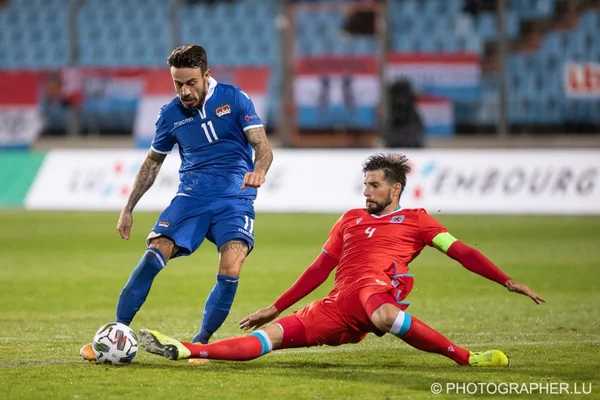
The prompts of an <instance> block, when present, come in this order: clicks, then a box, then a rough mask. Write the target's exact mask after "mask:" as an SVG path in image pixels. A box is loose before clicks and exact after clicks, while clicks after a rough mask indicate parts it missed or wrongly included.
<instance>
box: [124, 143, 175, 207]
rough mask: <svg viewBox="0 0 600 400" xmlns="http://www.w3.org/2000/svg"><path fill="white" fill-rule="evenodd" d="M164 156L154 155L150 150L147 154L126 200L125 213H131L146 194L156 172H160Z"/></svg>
mask: <svg viewBox="0 0 600 400" xmlns="http://www.w3.org/2000/svg"><path fill="white" fill-rule="evenodd" d="M166 156H167V155H166V154H160V153H156V152H154V151H152V150H150V151H149V152H148V155H147V156H146V159H145V160H144V162H143V163H142V165H141V166H140V170H139V171H138V173H137V175H136V176H135V181H134V183H133V189H132V190H131V194H130V195H129V199H128V200H127V205H126V206H125V211H128V212H132V211H133V209H134V208H135V206H136V204H137V203H138V201H140V199H141V198H142V196H143V195H144V193H146V192H147V191H148V189H150V188H151V187H152V184H153V183H154V181H155V180H156V177H157V175H158V172H159V171H160V167H161V166H162V163H163V161H164V160H165V157H166Z"/></svg>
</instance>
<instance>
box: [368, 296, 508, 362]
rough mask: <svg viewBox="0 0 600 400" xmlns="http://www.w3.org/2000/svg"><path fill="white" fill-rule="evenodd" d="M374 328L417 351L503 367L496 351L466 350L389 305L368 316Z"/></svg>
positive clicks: (501, 356)
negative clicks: (397, 338) (398, 339)
mask: <svg viewBox="0 0 600 400" xmlns="http://www.w3.org/2000/svg"><path fill="white" fill-rule="evenodd" d="M371 321H372V322H373V324H374V325H375V326H377V328H379V329H381V330H382V331H385V332H390V333H391V334H392V335H394V336H397V337H399V338H400V339H402V340H404V341H405V342H406V343H408V344H409V345H411V346H412V347H415V348H417V349H419V350H423V351H427V352H430V353H437V354H441V355H443V356H446V357H448V358H450V359H452V360H454V361H455V362H456V363H457V364H460V365H470V366H473V367H507V366H508V357H506V355H505V354H504V353H503V352H501V351H500V350H490V351H486V352H469V351H468V350H466V349H463V348H462V347H459V346H457V345H456V344H454V343H452V342H451V341H450V340H448V339H447V338H446V337H444V335H442V334H441V333H439V332H438V331H436V330H435V329H433V328H431V327H430V326H428V325H427V324H425V323H424V322H422V321H420V320H418V319H417V318H414V317H412V316H411V315H410V314H408V313H406V312H404V311H402V310H399V309H398V308H396V307H395V306H394V305H392V304H383V305H382V306H380V307H379V308H378V309H377V310H375V311H374V312H373V314H372V315H371Z"/></svg>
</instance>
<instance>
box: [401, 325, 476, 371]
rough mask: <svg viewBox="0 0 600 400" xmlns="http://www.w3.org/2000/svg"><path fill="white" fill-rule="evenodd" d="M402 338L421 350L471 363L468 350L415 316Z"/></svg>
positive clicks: (462, 363)
mask: <svg viewBox="0 0 600 400" xmlns="http://www.w3.org/2000/svg"><path fill="white" fill-rule="evenodd" d="M411 317H412V316H411ZM400 339H402V340H404V341H405V342H406V343H408V344H410V345H411V346H412V347H415V348H417V349H419V350H423V351H427V352H430V353H437V354H441V355H443V356H446V357H448V358H451V359H452V360H454V361H456V362H457V363H458V364H460V365H467V364H469V351H468V350H466V349H463V348H462V347H458V346H457V345H455V344H454V343H452V342H451V341H449V340H448V339H446V338H445V337H444V335H442V334H441V333H439V332H438V331H436V330H435V329H433V328H432V327H430V326H428V325H427V324H425V323H424V322H422V321H419V320H418V319H416V318H415V317H412V318H411V324H410V328H408V331H407V332H406V333H405V334H404V336H401V337H400Z"/></svg>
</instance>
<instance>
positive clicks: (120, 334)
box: [92, 322, 138, 365]
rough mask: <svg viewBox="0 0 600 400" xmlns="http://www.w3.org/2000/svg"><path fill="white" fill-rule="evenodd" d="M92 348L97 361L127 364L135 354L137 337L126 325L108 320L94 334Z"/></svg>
mask: <svg viewBox="0 0 600 400" xmlns="http://www.w3.org/2000/svg"><path fill="white" fill-rule="evenodd" d="M92 349H93V350H94V355H95V356H96V361H97V362H99V363H107V364H112V365H122V364H129V363H130V362H131V361H132V360H133V359H134V357H135V355H136V354H137V350H138V339H137V336H136V334H135V332H134V331H133V330H132V329H131V328H130V327H128V326H127V325H125V324H121V323H119V322H109V323H108V324H106V325H104V326H103V327H102V328H100V329H98V332H96V334H95V335H94V340H93V341H92Z"/></svg>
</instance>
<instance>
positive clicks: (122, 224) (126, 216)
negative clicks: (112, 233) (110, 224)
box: [117, 211, 133, 240]
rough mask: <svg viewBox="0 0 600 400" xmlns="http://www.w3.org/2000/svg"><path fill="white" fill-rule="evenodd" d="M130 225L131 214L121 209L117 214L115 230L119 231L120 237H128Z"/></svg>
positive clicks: (131, 223) (131, 222)
mask: <svg viewBox="0 0 600 400" xmlns="http://www.w3.org/2000/svg"><path fill="white" fill-rule="evenodd" d="M131 225H133V216H132V215H131V213H130V212H127V211H122V212H121V215H120V216H119V222H117V230H118V231H119V234H120V235H121V238H122V239H125V240H127V239H129V233H130V232H131Z"/></svg>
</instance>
